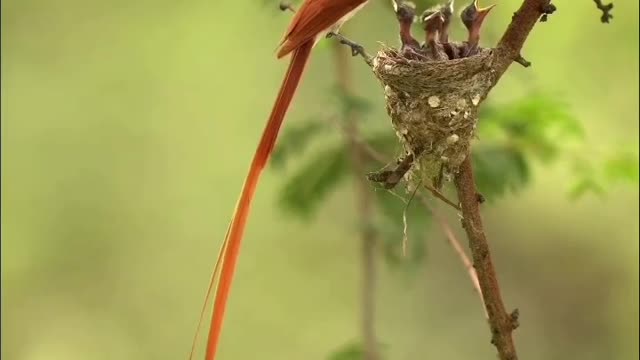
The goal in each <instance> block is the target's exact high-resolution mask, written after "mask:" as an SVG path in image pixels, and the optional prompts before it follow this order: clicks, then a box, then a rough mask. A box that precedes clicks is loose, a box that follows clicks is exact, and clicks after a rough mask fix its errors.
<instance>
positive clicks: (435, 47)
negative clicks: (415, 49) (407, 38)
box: [420, 10, 449, 61]
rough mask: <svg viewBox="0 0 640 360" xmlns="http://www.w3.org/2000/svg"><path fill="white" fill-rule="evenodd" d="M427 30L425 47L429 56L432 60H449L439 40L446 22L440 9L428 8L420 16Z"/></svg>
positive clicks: (423, 26)
mask: <svg viewBox="0 0 640 360" xmlns="http://www.w3.org/2000/svg"><path fill="white" fill-rule="evenodd" d="M420 18H421V21H422V28H423V29H424V31H425V42H424V45H423V48H424V50H425V53H426V55H427V58H428V59H429V60H432V61H441V60H448V59H449V57H448V56H447V54H446V53H445V51H444V48H443V46H442V44H441V43H440V41H439V38H438V35H439V33H440V30H441V29H442V25H443V24H444V16H442V13H441V12H440V11H433V10H427V11H425V12H424V13H422V16H421V17H420Z"/></svg>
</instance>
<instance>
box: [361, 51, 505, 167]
mask: <svg viewBox="0 0 640 360" xmlns="http://www.w3.org/2000/svg"><path fill="white" fill-rule="evenodd" d="M492 62H493V51H492V50H489V49H481V50H480V51H479V52H478V53H477V54H476V55H473V56H470V57H466V58H462V59H453V60H445V61H422V60H408V59H406V58H405V57H403V56H402V55H401V54H399V53H398V51H397V50H395V49H390V48H383V49H382V50H380V51H379V52H378V54H377V55H376V56H375V58H374V59H373V72H374V74H375V76H376V77H377V78H378V79H379V80H380V81H381V83H382V85H383V87H384V95H385V101H386V107H387V112H388V114H389V116H390V117H391V123H392V125H393V128H394V129H395V130H396V134H397V135H398V138H399V139H400V142H401V144H402V145H403V147H404V149H405V150H406V151H407V153H409V154H412V155H413V156H414V158H415V159H416V161H415V163H414V169H413V172H415V171H419V172H420V176H418V177H419V178H421V179H425V178H426V179H433V178H434V176H438V174H439V173H440V172H441V171H444V173H445V175H446V174H447V173H448V174H452V173H455V172H457V169H458V167H459V165H460V164H461V163H462V161H463V160H464V159H465V156H466V155H467V154H468V149H469V146H470V142H471V140H472V138H473V137H474V134H475V129H476V122H477V118H478V116H477V115H478V107H479V105H480V103H481V102H482V101H483V100H484V99H485V97H486V95H487V93H488V92H489V90H490V89H491V87H492V86H493V84H494V78H495V76H494V71H493V70H492V66H491V65H492ZM440 175H442V174H440ZM411 177H413V176H411Z"/></svg>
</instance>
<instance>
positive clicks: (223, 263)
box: [189, 0, 367, 360]
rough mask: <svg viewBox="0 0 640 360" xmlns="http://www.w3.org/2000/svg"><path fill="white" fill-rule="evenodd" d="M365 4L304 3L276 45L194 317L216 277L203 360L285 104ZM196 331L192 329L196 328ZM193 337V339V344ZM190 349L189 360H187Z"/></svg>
mask: <svg viewBox="0 0 640 360" xmlns="http://www.w3.org/2000/svg"><path fill="white" fill-rule="evenodd" d="M366 1H367V0H305V2H304V3H303V4H302V6H301V7H300V9H299V10H298V12H297V13H296V14H295V16H294V18H293V19H292V21H291V24H290V25H289V28H288V29H287V31H286V32H285V35H284V39H283V41H282V42H281V43H280V49H279V51H278V54H277V57H278V58H282V57H284V56H286V55H288V54H290V53H291V54H292V56H291V61H290V63H289V68H288V70H287V72H286V75H285V78H284V80H283V82H282V85H281V87H280V92H279V93H278V97H277V98H276V101H275V104H274V106H273V109H272V111H271V116H270V117H269V120H268V122H267V125H266V127H265V129H264V131H263V134H262V138H261V139H260V143H259V144H258V148H257V150H256V153H255V155H254V157H253V161H252V162H251V167H250V168H249V173H248V174H247V177H246V179H245V182H244V185H243V186H242V191H241V193H240V198H239V199H238V202H237V204H236V208H235V211H234V213H233V217H232V220H231V223H230V224H229V228H228V229H227V234H226V236H225V239H224V242H223V245H222V248H221V250H220V254H219V255H218V259H217V261H216V266H215V269H214V272H213V275H212V277H211V283H210V285H209V289H208V291H207V296H206V298H205V305H204V306H203V309H202V313H201V316H200V322H202V318H203V316H204V311H205V308H206V304H207V303H208V300H209V297H210V295H211V291H212V290H213V289H214V286H213V285H214V283H215V281H216V278H217V277H218V275H219V281H218V284H217V286H216V287H215V299H214V304H213V314H212V316H211V325H210V328H209V336H208V340H207V351H206V356H205V359H206V360H214V359H215V355H216V352H217V349H218V342H219V340H220V333H221V330H222V323H223V319H224V314H225V309H226V304H227V300H228V298H229V290H230V288H231V281H232V280H233V275H234V272H235V267H236V262H237V259H238V254H239V252H240V244H241V242H242V237H243V234H244V229H245V227H246V223H247V218H248V216H249V211H250V208H251V200H252V199H253V195H254V194H255V191H256V187H257V185H258V180H259V179H260V175H261V174H262V170H263V169H264V167H265V166H266V164H267V161H268V160H269V156H270V155H271V152H272V150H273V147H274V145H275V142H276V139H277V137H278V133H279V131H280V127H281V125H282V122H283V120H284V116H285V114H286V112H287V109H288V108H289V105H290V104H291V100H292V99H293V96H294V94H295V91H296V89H297V87H298V84H299V83H300V79H301V77H302V74H303V72H304V69H305V67H306V64H307V62H308V60H309V55H310V54H311V49H312V48H313V47H314V45H315V44H316V43H317V41H319V40H320V39H321V38H322V37H324V36H325V35H326V34H327V33H328V32H329V31H337V30H338V28H339V27H340V25H341V24H342V23H343V22H344V21H346V20H347V19H348V18H349V17H350V16H351V15H352V14H353V13H354V12H355V11H357V10H359V9H360V8H361V7H362V5H364V4H365V3H366ZM199 327H200V326H198V328H199ZM197 336H198V333H196V338H195V339H194V347H195V342H196V340H197ZM193 349H194V348H192V351H191V356H190V357H189V358H190V359H191V358H192V357H193Z"/></svg>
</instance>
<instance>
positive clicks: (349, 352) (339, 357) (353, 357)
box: [327, 341, 387, 360]
mask: <svg viewBox="0 0 640 360" xmlns="http://www.w3.org/2000/svg"><path fill="white" fill-rule="evenodd" d="M386 347H387V346H386V345H385V344H380V343H378V349H377V350H378V351H379V352H384V350H386ZM382 358H384V357H382ZM363 359H364V349H363V346H362V343H360V342H358V341H353V342H350V343H347V344H345V345H343V346H341V347H339V348H338V349H336V350H335V351H334V352H332V353H331V354H329V357H327V360H363Z"/></svg>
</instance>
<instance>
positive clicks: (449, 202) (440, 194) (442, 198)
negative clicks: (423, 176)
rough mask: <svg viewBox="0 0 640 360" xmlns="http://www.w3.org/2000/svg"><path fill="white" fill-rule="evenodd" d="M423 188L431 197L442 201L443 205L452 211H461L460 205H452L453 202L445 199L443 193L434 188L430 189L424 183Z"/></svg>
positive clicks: (430, 187)
mask: <svg viewBox="0 0 640 360" xmlns="http://www.w3.org/2000/svg"><path fill="white" fill-rule="evenodd" d="M424 187H425V188H426V189H427V190H429V191H430V192H431V194H432V195H433V196H435V197H437V198H438V199H440V200H442V201H443V202H444V203H445V204H447V205H449V206H451V207H452V208H454V209H456V210H458V211H460V210H461V209H460V205H458V204H456V203H454V202H453V201H451V200H449V199H447V197H446V196H444V194H443V193H441V192H440V191H438V189H436V188H434V187H432V186H430V185H429V184H426V183H425V184H424Z"/></svg>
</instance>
